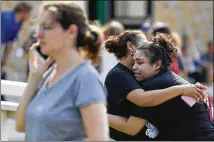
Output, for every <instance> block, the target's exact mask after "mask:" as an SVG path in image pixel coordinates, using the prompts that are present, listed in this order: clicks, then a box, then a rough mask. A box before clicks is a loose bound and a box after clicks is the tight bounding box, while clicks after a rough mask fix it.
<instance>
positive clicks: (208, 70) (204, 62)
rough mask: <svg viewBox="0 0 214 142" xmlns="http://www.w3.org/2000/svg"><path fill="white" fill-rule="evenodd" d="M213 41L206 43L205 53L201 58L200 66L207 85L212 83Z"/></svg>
mask: <svg viewBox="0 0 214 142" xmlns="http://www.w3.org/2000/svg"><path fill="white" fill-rule="evenodd" d="M213 54H214V53H213V41H208V42H207V51H206V53H205V54H203V55H202V56H201V59H200V65H201V66H202V68H203V69H204V75H205V76H204V78H205V79H204V80H205V82H206V83H207V84H210V83H213V63H214V58H213Z"/></svg>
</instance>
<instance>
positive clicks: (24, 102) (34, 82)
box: [16, 75, 42, 132]
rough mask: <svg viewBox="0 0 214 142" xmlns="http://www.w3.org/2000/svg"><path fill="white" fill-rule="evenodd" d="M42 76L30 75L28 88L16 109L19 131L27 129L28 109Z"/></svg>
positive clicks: (17, 128)
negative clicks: (26, 116) (26, 114)
mask: <svg viewBox="0 0 214 142" xmlns="http://www.w3.org/2000/svg"><path fill="white" fill-rule="evenodd" d="M41 78H42V77H39V76H32V75H30V76H29V79H28V83H27V86H26V89H25V91H24V93H23V96H22V97H21V100H20V103H19V106H18V108H17V110H16V130H17V131H19V132H24V131H25V113H26V109H27V106H28V104H29V103H30V101H31V100H32V98H33V97H34V95H35V93H36V91H37V89H38V85H39V83H40V80H41Z"/></svg>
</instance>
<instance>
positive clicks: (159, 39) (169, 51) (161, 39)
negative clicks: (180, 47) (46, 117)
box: [137, 34, 177, 71]
mask: <svg viewBox="0 0 214 142" xmlns="http://www.w3.org/2000/svg"><path fill="white" fill-rule="evenodd" d="M137 50H139V51H140V52H142V53H143V54H144V55H145V56H146V57H147V58H148V59H149V61H150V63H151V64H154V63H156V62H157V61H158V60H160V61H161V62H162V64H161V67H160V71H167V70H168V68H169V67H170V65H171V63H172V59H171V57H172V56H173V55H175V54H176V53H177V49H176V48H174V47H173V44H172V39H171V37H170V36H169V35H167V34H157V35H156V36H155V37H152V38H151V39H150V42H149V43H146V44H144V45H142V46H141V47H139V48H138V49H137Z"/></svg>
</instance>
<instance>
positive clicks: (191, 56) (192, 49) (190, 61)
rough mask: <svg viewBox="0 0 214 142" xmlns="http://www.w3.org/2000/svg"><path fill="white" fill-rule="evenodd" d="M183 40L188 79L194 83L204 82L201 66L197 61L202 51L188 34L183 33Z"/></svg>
mask: <svg viewBox="0 0 214 142" xmlns="http://www.w3.org/2000/svg"><path fill="white" fill-rule="evenodd" d="M182 40H183V41H182V43H183V47H182V52H183V63H184V69H185V72H187V73H188V80H189V81H190V82H192V83H195V82H203V76H202V75H201V68H200V65H199V64H198V62H197V61H198V60H200V53H199V50H198V49H197V47H196V44H195V43H194V42H193V41H192V39H191V37H190V36H189V35H188V34H183V39H182Z"/></svg>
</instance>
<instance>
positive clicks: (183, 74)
mask: <svg viewBox="0 0 214 142" xmlns="http://www.w3.org/2000/svg"><path fill="white" fill-rule="evenodd" d="M171 35H172V43H173V46H174V47H175V48H176V49H177V62H178V69H179V73H178V75H179V76H181V77H183V78H187V73H186V72H185V71H184V64H183V55H182V51H181V38H180V36H179V34H178V33H177V32H172V34H171Z"/></svg>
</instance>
